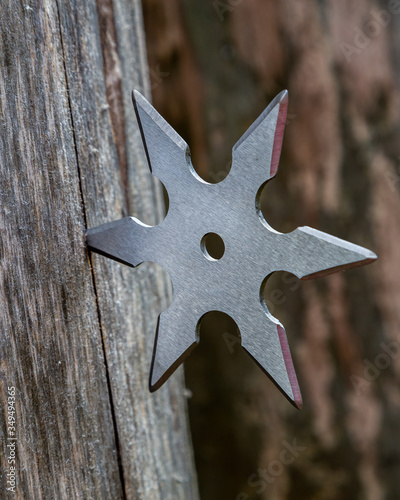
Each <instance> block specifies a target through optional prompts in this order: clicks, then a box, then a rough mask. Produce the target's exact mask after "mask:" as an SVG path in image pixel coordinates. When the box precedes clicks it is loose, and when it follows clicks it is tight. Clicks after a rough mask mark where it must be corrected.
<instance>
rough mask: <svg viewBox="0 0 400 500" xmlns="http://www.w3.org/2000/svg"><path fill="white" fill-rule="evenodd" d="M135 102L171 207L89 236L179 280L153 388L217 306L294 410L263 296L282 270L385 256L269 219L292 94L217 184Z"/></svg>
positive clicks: (324, 270) (255, 129) (281, 336)
mask: <svg viewBox="0 0 400 500" xmlns="http://www.w3.org/2000/svg"><path fill="white" fill-rule="evenodd" d="M132 97H133V103H134V107H135V111H136V115H137V118H138V123H139V126H140V130H141V134H142V139H143V143H144V147H145V150H146V154H147V159H148V162H149V166H150V170H151V172H152V174H153V175H155V176H156V177H158V179H160V181H161V182H162V183H163V184H164V186H165V188H166V190H167V192H168V195H169V201H170V206H169V210H168V213H167V215H166V217H165V219H164V220H163V221H162V222H161V223H160V224H159V225H157V226H147V225H146V224H143V223H142V222H141V221H139V220H138V219H136V218H134V217H126V218H124V219H120V220H117V221H115V222H110V223H108V224H103V225H101V226H98V227H96V228H93V229H89V230H88V232H87V242H88V246H89V247H90V249H91V250H93V251H95V252H97V253H100V254H102V255H105V256H107V257H110V258H112V259H115V260H117V261H119V262H122V263H124V264H127V265H130V266H133V267H134V266H137V265H139V264H140V263H142V262H144V261H153V262H157V263H159V264H160V265H161V266H162V267H164V268H165V269H166V270H167V271H168V273H169V275H170V278H171V280H172V285H173V299H172V303H171V305H170V307H169V308H168V309H167V310H166V311H164V312H162V313H161V314H160V316H159V318H158V325H157V330H156V336H155V342H154V352H153V359H152V364H151V370H150V381H149V387H150V391H155V390H156V389H158V388H159V387H160V386H161V385H162V384H163V383H164V382H165V381H166V380H167V378H168V377H169V376H170V375H171V374H172V373H173V372H174V371H175V370H176V368H177V367H178V366H179V365H180V364H181V363H182V361H183V360H184V358H185V357H186V356H188V355H189V354H190V352H191V351H192V349H193V348H194V347H195V346H196V345H197V343H198V342H199V324H200V320H201V318H202V317H203V316H204V315H205V314H206V313H207V312H209V311H211V310H218V311H222V312H224V313H226V314H228V315H229V316H230V317H231V318H233V319H234V321H235V322H236V324H237V326H238V328H239V331H240V336H241V345H242V347H243V348H244V349H245V350H246V351H247V352H248V353H249V354H250V356H252V358H253V359H254V360H255V361H256V363H257V364H258V365H259V366H260V367H261V369H262V370H263V371H264V372H265V373H266V374H267V375H268V376H269V377H270V378H271V379H272V381H273V382H275V384H276V385H277V386H278V388H279V389H280V390H281V391H282V392H283V394H284V395H285V396H286V397H287V398H288V399H289V401H291V402H292V403H293V404H294V405H295V406H297V407H298V408H301V406H302V400H301V394H300V389H299V386H298V382H297V377H296V373H295V371H294V368H293V362H292V358H291V355H290V350H289V345H288V342H287V338H286V333H285V330H284V328H283V326H282V324H281V323H280V322H279V321H278V320H277V319H276V318H274V317H273V316H272V315H271V314H270V312H269V311H268V309H267V307H266V305H265V303H263V301H262V300H261V299H260V295H262V293H261V292H260V290H261V291H262V288H263V285H262V284H263V282H264V281H265V278H266V277H268V276H269V275H270V274H271V273H272V272H274V271H288V272H290V273H293V274H294V275H295V276H297V277H298V278H302V279H309V278H314V277H317V276H321V275H325V274H330V273H333V272H336V271H339V270H343V269H347V268H350V267H355V266H360V265H363V264H367V263H369V262H371V261H373V260H374V259H376V255H375V254H374V253H373V252H370V251H369V250H367V249H365V248H362V247H360V246H358V245H353V244H352V243H349V242H347V241H344V240H341V239H339V238H336V237H334V236H330V235H328V234H326V233H322V232H320V231H317V230H315V229H311V228H309V227H300V228H298V229H296V230H294V231H292V232H291V233H288V234H283V233H279V232H278V231H275V230H274V229H272V228H271V227H270V226H269V225H268V223H267V222H266V220H265V219H264V217H263V215H262V213H261V210H260V206H259V198H260V193H261V190H262V188H263V186H264V185H265V183H266V181H268V180H269V179H271V178H272V177H274V175H275V174H276V171H277V168H278V162H279V157H280V152H281V146H282V140H283V132H284V128H285V120H286V112H287V103H288V93H287V91H283V92H281V93H280V94H279V95H278V96H277V97H276V98H275V99H274V100H273V101H272V102H271V104H270V105H269V106H268V107H267V108H266V109H265V111H264V112H263V113H262V114H261V115H260V116H259V118H258V119H257V120H256V121H255V122H254V123H253V125H252V126H251V127H250V128H249V129H248V130H247V132H246V133H245V134H244V135H243V136H242V137H241V138H240V139H239V141H238V142H237V143H236V144H235V146H234V147H233V158H232V167H231V170H230V172H229V174H228V176H227V177H226V178H225V179H224V180H223V181H221V182H219V183H217V184H209V183H207V182H205V181H204V180H203V179H202V178H200V177H199V176H198V175H197V173H196V172H195V170H194V168H193V166H192V163H191V160H190V152H189V147H188V145H187V144H186V142H185V141H184V140H183V139H182V138H181V137H180V136H179V135H178V134H177V133H176V132H175V130H174V129H173V128H172V127H171V126H170V125H169V124H168V123H167V122H166V121H165V120H164V119H163V118H162V117H161V116H160V115H159V114H158V113H157V111H156V110H155V109H154V108H153V107H152V106H151V104H150V103H149V102H148V101H147V100H146V99H145V98H144V97H143V96H142V95H141V94H140V93H139V92H137V91H134V92H133V95H132ZM209 233H216V234H218V235H219V236H220V237H221V238H222V239H223V241H224V243H225V253H224V255H223V256H222V258H221V259H219V260H216V259H213V258H211V257H210V255H209V254H208V253H207V252H206V251H205V249H204V245H203V244H202V242H204V237H205V235H207V234H209Z"/></svg>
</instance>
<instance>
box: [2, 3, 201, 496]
mask: <svg viewBox="0 0 400 500" xmlns="http://www.w3.org/2000/svg"><path fill="white" fill-rule="evenodd" d="M107 3H108V4H109V2H105V1H103V0H99V1H98V2H97V4H96V2H95V0H88V1H85V2H81V1H78V0H70V1H65V2H49V1H43V2H35V5H34V6H33V5H30V2H29V1H26V2H24V3H23V4H21V5H15V4H14V3H13V2H11V0H9V1H7V2H3V3H2V4H1V5H0V14H1V16H0V33H2V37H1V40H0V44H1V45H0V49H1V54H0V67H1V78H0V85H1V87H0V92H1V102H0V110H1V118H2V119H1V127H2V133H1V136H0V145H1V146H0V154H1V167H0V168H1V178H0V186H1V187H0V196H1V198H0V203H1V210H0V229H1V238H0V242H1V243H0V249H1V253H0V279H1V282H0V304H1V305H0V335H1V337H0V342H1V351H0V352H1V355H0V356H1V357H0V378H1V380H2V382H3V384H2V386H1V391H0V393H1V398H2V405H1V410H0V411H1V413H0V420H1V432H2V438H3V439H2V446H3V452H2V454H1V456H0V464H1V474H2V475H1V484H0V487H1V488H4V486H5V485H6V483H5V480H6V473H7V471H8V466H9V465H8V464H7V463H6V461H5V459H6V458H7V453H6V452H7V449H6V443H7V441H6V433H7V425H6V410H5V408H6V406H5V403H6V397H7V391H6V387H7V386H8V385H13V386H15V387H16V392H17V417H18V419H17V437H18V444H17V483H18V486H17V489H18V493H17V498H68V499H70V498H96V499H98V498H99V499H100V498H107V499H109V498H143V499H148V498H152V499H153V498H154V499H158V498H160V499H161V498H163V499H176V498H185V499H186V498H188V499H190V498H197V490H196V481H195V474H194V472H193V471H194V469H193V460H192V455H191V447H190V439H189V435H188V426H187V418H186V404H185V397H184V390H183V380H182V372H180V375H179V373H178V374H177V375H176V376H175V378H174V379H173V380H172V381H171V383H170V384H168V385H167V386H166V387H165V388H164V389H163V390H162V391H160V392H159V393H157V394H156V395H150V394H149V392H148V389H147V379H148V371H149V365H150V359H151V351H152V341H153V337H154V329H155V322H156V317H157V313H158V312H159V311H160V309H161V307H166V304H167V293H168V281H167V280H166V278H165V273H163V272H162V271H161V270H160V268H157V267H155V266H150V265H149V266H147V268H146V267H145V268H143V269H141V270H137V271H132V270H131V269H128V268H124V267H123V266H121V265H119V264H117V263H114V262H111V261H107V260H106V259H104V258H101V257H98V256H95V257H94V259H93V264H94V271H93V272H92V270H91V266H90V261H89V260H88V259H87V253H86V248H85V243H84V230H85V228H86V226H87V224H88V225H89V226H93V225H96V224H99V223H102V222H105V221H107V220H111V219H115V218H118V217H121V216H122V215H126V212H127V210H128V206H129V205H130V204H132V203H133V201H134V205H135V210H134V213H135V214H144V215H145V216H146V214H147V216H148V217H149V218H150V219H152V220H153V221H157V220H160V217H161V213H162V197H161V191H160V189H159V187H158V190H157V189H156V188H155V183H154V180H153V179H152V178H151V176H150V174H149V172H148V169H147V165H146V163H145V159H144V155H143V151H142V149H141V142H140V138H139V134H138V133H134V134H132V135H130V134H128V133H127V134H126V137H127V140H126V151H127V153H124V152H123V148H121V134H122V136H123V134H124V130H125V126H124V120H125V118H126V120H127V122H128V121H129V124H130V127H131V128H129V127H127V131H129V132H130V131H131V130H132V125H131V124H132V123H133V122H132V119H133V110H132V108H131V103H130V100H129V95H128V93H127V92H126V90H125V88H124V94H125V96H124V101H123V107H122V109H125V116H123V117H121V123H122V125H121V123H118V116H120V115H121V113H120V112H116V107H117V105H118V100H117V101H115V100H112V99H111V98H110V88H111V90H112V88H113V86H112V84H111V86H110V85H109V82H110V79H111V80H112V78H113V77H115V76H117V77H118V74H117V73H118V71H117V70H118V66H117V68H115V67H113V66H112V65H110V64H108V63H107V60H109V59H107V57H108V56H109V55H110V54H109V53H108V56H107V51H109V48H110V46H112V39H111V40H108V41H107V43H104V40H105V39H104V35H106V36H108V31H107V30H108V28H107V24H106V25H103V24H102V22H100V26H101V29H99V17H98V10H99V11H100V21H102V20H104V12H103V11H102V9H103V8H104V7H107ZM111 7H112V6H111ZM127 7H129V9H128V10H127V12H128V11H129V12H130V15H131V14H134V20H135V24H134V25H132V26H134V30H132V26H131V31H132V33H131V35H130V36H131V40H130V42H131V45H130V47H129V54H131V55H132V54H133V57H132V59H131V64H132V69H131V71H132V72H133V71H136V72H137V73H138V74H139V75H141V76H140V79H141V82H142V85H141V86H140V85H137V86H138V87H139V88H141V89H142V90H143V82H145V78H146V76H145V67H146V66H145V65H146V62H145V56H144V53H143V47H142V46H141V45H140V44H139V42H138V40H139V38H141V37H142V34H141V30H142V26H141V19H140V8H139V5H138V3H137V2H133V3H131V2H129V5H127ZM107 12H108V11H107V9H106V14H105V15H106V16H107V15H108V14H107ZM111 12H112V10H111ZM111 20H112V22H113V18H112V19H111ZM111 26H112V25H111ZM10 27H12V28H10ZM116 28H117V31H118V29H119V25H118V24H116ZM3 34H4V35H3ZM110 36H111V35H110ZM102 42H103V49H104V50H103V51H102V48H101V44H102ZM108 42H110V43H108ZM110 44H111V45H110ZM119 50H120V51H121V53H123V54H124V55H125V56H124V57H125V59H124V60H126V61H127V60H128V55H127V54H128V51H127V45H125V46H123V45H121V46H120V47H119ZM114 55H115V57H116V58H117V59H118V52H115V54H114ZM103 59H104V61H105V63H106V64H103ZM113 72H116V73H113ZM117 80H118V78H117ZM136 82H137V80H133V84H134V85H135V84H136ZM124 85H125V83H124ZM120 88H121V91H122V89H123V86H122V80H121V77H120ZM120 109H121V108H120ZM124 154H125V166H124ZM124 169H125V171H124ZM128 174H129V176H130V177H129V178H130V182H132V181H134V182H135V185H136V189H137V190H138V194H140V198H139V197H138V199H137V200H136V199H135V200H133V199H132V196H131V195H130V194H129V195H128V196H126V194H127V193H131V192H132V191H134V189H131V188H130V187H129V185H127V184H126V180H127V178H128ZM139 192H140V193H139ZM154 207H156V209H154ZM144 218H145V220H146V217H144ZM148 220H149V219H148Z"/></svg>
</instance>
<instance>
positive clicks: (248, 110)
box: [144, 0, 400, 500]
mask: <svg viewBox="0 0 400 500" xmlns="http://www.w3.org/2000/svg"><path fill="white" fill-rule="evenodd" d="M144 7H145V8H144V13H145V25H146V33H147V40H148V51H149V61H150V67H151V68H157V67H159V68H160V71H161V72H162V73H163V74H164V75H169V76H167V77H165V78H164V79H163V80H162V81H158V82H157V80H156V79H153V86H154V103H155V106H156V108H157V109H158V110H159V111H160V112H161V113H162V114H163V116H164V117H165V118H166V119H167V120H168V121H170V123H171V124H172V125H174V126H175V127H176V128H177V130H179V131H180V133H181V135H183V137H184V139H186V140H187V142H188V143H189V145H190V146H191V147H192V150H193V161H194V165H195V167H196V168H198V170H199V172H200V173H201V174H202V175H203V176H204V177H206V178H207V179H208V180H211V181H214V182H215V181H218V180H221V179H222V178H223V177H224V176H225V175H226V174H227V172H228V170H229V162H230V156H231V148H232V146H233V144H234V143H235V142H236V141H237V140H238V138H239V137H240V136H241V134H242V133H243V132H244V131H245V130H246V128H247V127H248V126H249V125H250V124H251V123H252V122H253V121H254V119H255V118H256V117H257V116H258V115H259V113H261V111H262V110H263V109H264V108H265V107H266V105H267V103H268V102H270V101H271V100H272V98H273V97H274V96H275V95H276V94H277V93H278V92H279V91H281V90H282V89H284V88H288V90H289V114H288V120H287V125H286V133H285V140H284V143H283V154H282V158H281V162H280V167H279V172H278V176H277V178H276V179H274V180H273V181H272V182H271V183H269V184H268V186H267V187H266V188H265V190H264V193H263V211H264V214H265V216H266V219H267V220H268V222H269V223H270V224H271V225H272V226H273V227H275V228H276V229H277V230H280V231H282V232H289V231H291V230H292V229H294V228H295V227H296V226H299V225H310V226H313V227H316V228H318V229H320V230H323V231H326V232H329V233H331V234H334V235H336V236H339V237H341V238H344V239H348V240H350V241H352V242H354V243H358V244H361V245H364V246H366V247H369V248H371V249H372V250H374V251H375V252H376V253H377V254H378V256H379V259H378V261H377V262H376V263H375V264H374V265H373V266H368V267H367V268H365V269H357V270H352V271H348V272H346V273H341V274H337V275H333V276H331V277H328V278H324V279H321V280H316V281H311V282H304V283H300V282H299V281H298V280H297V279H296V278H294V277H293V276H288V275H285V274H282V273H280V274H279V273H277V275H276V276H275V278H271V280H270V281H269V284H268V287H267V296H266V302H267V304H268V306H269V308H270V311H271V313H272V314H273V315H276V316H277V317H278V318H279V319H280V320H281V321H282V323H283V324H284V325H285V326H286V331H287V333H288V337H289V343H290V346H291V350H292V354H293V357H294V364H295V367H296V370H297V374H298V377H299V382H300V386H301V388H302V392H303V400H304V410H303V411H302V412H301V413H298V412H297V411H295V410H294V409H292V408H291V407H290V406H289V405H288V403H287V402H286V401H285V400H284V399H283V398H282V396H281V395H280V394H279V393H278V391H277V390H276V389H275V387H274V386H273V385H272V384H271V383H270V382H269V381H268V380H267V379H266V378H265V377H264V376H263V374H262V373H261V372H260V371H259V370H258V368H257V367H256V366H255V365H254V364H253V363H251V362H250V361H249V360H248V359H247V358H246V357H245V354H244V353H243V352H242V351H240V350H239V349H238V347H237V346H238V344H239V342H235V341H234V340H232V339H234V338H235V337H232V336H233V335H235V331H234V327H233V325H232V324H231V323H230V322H229V319H227V318H224V317H219V318H218V317H214V318H212V317H211V316H210V317H209V318H208V319H207V321H206V322H205V323H204V324H203V326H202V330H201V342H200V346H199V348H198V349H196V350H195V351H194V352H193V354H192V355H191V357H190V358H189V359H188V360H187V361H186V363H185V366H186V375H187V382H188V386H189V387H190V389H191V390H192V392H193V398H192V399H191V400H190V407H189V408H190V414H191V424H192V433H193V440H194V448H195V456H196V462H197V466H198V472H199V482H200V491H201V494H202V497H203V498H206V499H207V500H212V499H218V500H223V499H232V498H236V499H237V500H249V499H250V498H251V499H256V498H260V499H261V498H262V499H274V500H283V499H289V498H290V499H291V498H296V499H297V500H302V499H307V500H310V499H330V500H336V499H338V500H339V499H340V500H343V499H350V498H351V499H356V498H359V499H367V500H381V499H386V500H389V499H390V500H392V499H393V500H394V499H397V498H399V497H400V481H399V476H398V474H397V473H396V471H398V467H399V462H400V456H399V452H398V440H399V437H398V436H399V431H398V427H399V426H398V422H399V414H400V404H399V401H400V397H399V395H400V394H399V376H400V371H399V370H400V368H399V367H400V356H399V353H400V338H399V331H400V330H399V325H400V316H399V311H400V307H399V306H400V276H399V266H398V255H399V253H400V238H399V231H398V228H399V226H400V195H399V184H400V183H399V179H400V176H399V167H398V165H399V154H400V152H399V146H398V143H399V141H398V134H399V130H400V116H399V109H400V108H399V101H400V91H399V64H400V59H399V56H400V50H399V43H398V41H399V32H400V31H399V26H400V22H399V19H400V12H399V6H398V3H397V2H387V1H381V2H378V1H375V0H357V1H353V2H346V1H344V0H340V1H338V0H318V1H317V0H304V1H302V2H299V1H295V0H285V1H282V2H273V1H272V0H268V1H266V0H245V1H240V0H238V1H237V0H224V1H212V2H204V1H202V0H182V1H180V0H171V1H168V2H163V1H162V0H145V1H144ZM171 33H174V35H173V36H172V35H171ZM360 33H361V34H360ZM346 44H347V45H346ZM187 54H190V63H189V62H188V56H187ZM193 68H194V69H193ZM193 80H194V81H195V83H193ZM196 89H199V92H196ZM171 100H173V101H174V102H173V103H171ZM189 101H191V102H192V104H191V107H190V106H189V105H188V102H189ZM199 101H200V105H198V104H196V103H198V102H199ZM196 106H197V107H196ZM193 108H194V109H193ZM177 110H178V111H177ZM196 110H197V111H196ZM193 130H199V131H200V132H199V134H200V139H199V140H200V143H199V142H198V139H197V136H196V135H195V134H194V133H193V132H192V131H193ZM199 144H200V145H199ZM199 166H200V168H199ZM225 334H228V336H226V335H225ZM227 338H228V339H229V342H225V339H227ZM293 443H295V444H296V445H297V446H298V447H299V449H298V450H295V453H294V454H292V455H289V451H285V450H288V447H287V446H288V445H291V446H292V447H293ZM282 457H284V459H283V460H282ZM285 460H286V462H285Z"/></svg>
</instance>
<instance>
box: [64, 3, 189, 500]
mask: <svg viewBox="0 0 400 500" xmlns="http://www.w3.org/2000/svg"><path fill="white" fill-rule="evenodd" d="M64 5H65V8H64V9H63V10H62V16H61V21H62V22H61V24H62V33H63V39H64V40H65V41H67V40H68V43H64V47H65V56H66V70H67V75H68V83H69V94H70V96H71V103H72V117H73V123H74V130H75V135H76V139H77V140H76V147H77V155H78V161H79V166H80V172H81V182H82V192H83V198H84V205H85V211H86V215H87V220H88V225H89V227H92V226H94V225H97V224H100V223H103V222H106V221H110V220H114V219H117V218H120V217H123V216H125V215H126V214H127V210H128V207H132V209H133V210H132V212H131V213H130V215H135V216H139V217H141V218H142V219H143V220H145V221H146V222H148V223H157V222H159V221H160V220H161V218H162V212H163V203H162V193H161V189H160V186H159V185H156V182H155V180H154V179H153V178H152V176H151V175H150V172H149V169H148V166H147V163H146V159H145V155H144V151H143V147H142V143H141V138H140V134H139V129H138V127H137V124H136V121H135V115H134V110H133V106H132V103H131V97H130V93H131V90H132V88H133V87H136V88H139V90H142V91H145V90H146V86H147V83H146V82H147V75H146V58H145V53H144V49H143V27H142V24H141V11H140V4H139V2H126V3H125V5H124V6H122V5H121V4H118V3H115V4H114V5H113V4H112V3H111V1H107V0H98V1H97V7H98V11H99V12H100V26H101V30H100V32H99V31H98V26H99V19H98V18H97V17H96V14H95V12H96V8H95V6H96V2H95V1H94V0H89V1H87V2H85V3H82V2H78V1H68V2H64ZM121 7H123V9H122V10H121ZM114 13H115V19H114ZM121 19H123V25H121V23H120V21H121ZM116 35H118V37H119V38H118V40H116V39H115V38H116ZM127 36H128V37H129V38H126V37H127ZM100 40H102V41H103V59H104V68H103V69H102V70H100V68H99V65H100V64H101V52H100V51H99V47H100ZM102 71H104V75H103V74H102ZM104 81H105V82H106V86H107V92H106V90H105V86H104ZM93 83H94V84H93ZM105 95H107V97H108V100H105ZM121 109H122V111H124V115H123V116H120V115H121ZM96 116H99V118H98V119H97V120H96V119H93V117H96ZM110 123H112V130H111V129H110ZM110 137H114V139H115V138H116V137H119V138H121V137H125V138H126V144H125V147H123V148H122V152H121V143H120V142H119V143H118V144H117V146H118V149H116V148H115V145H114V144H113V143H112V141H111V139H110ZM107 139H108V140H107ZM123 151H126V153H125V154H126V157H125V159H124V158H123V156H124V153H123ZM93 152H94V153H93ZM124 161H125V162H126V164H125V165H123V163H124ZM124 169H126V171H124ZM126 180H128V181H129V182H128V186H126V185H124V182H125V181H126ZM132 193H135V194H134V195H132ZM126 195H128V196H126ZM93 265H94V273H95V283H96V291H97V294H98V301H99V311H100V315H101V326H102V333H103V338H104V345H105V349H106V356H107V364H108V372H109V377H110V384H111V392H112V400H113V409H114V414H115V420H116V423H117V429H118V444H119V453H120V455H121V460H122V468H123V478H124V487H125V492H126V495H127V497H128V498H144V499H147V498H152V499H160V500H161V499H177V498H184V499H191V498H197V486H196V480H195V473H194V465H193V457H192V453H191V443H190V439H189V434H188V423H187V416H186V401H185V396H184V390H183V389H184V387H183V375H182V371H181V372H180V373H178V374H177V375H176V376H175V377H174V378H173V380H172V381H171V382H170V383H169V384H167V386H166V387H164V388H163V389H162V390H161V391H159V392H158V393H157V394H153V395H152V394H150V393H149V391H148V376H149V369H150V361H151V354H152V348H153V339H154V332H155V326H156V320H157V315H158V313H159V312H160V311H161V309H162V308H165V307H166V306H167V302H168V297H167V294H168V292H169V290H168V288H169V280H168V279H167V278H166V276H165V273H164V272H162V270H161V269H160V268H157V267H156V266H154V265H146V266H143V268H141V269H137V270H132V269H129V268H126V267H124V266H122V265H120V264H117V263H115V262H112V261H109V260H108V259H105V258H103V257H100V256H97V255H93ZM177 450H179V452H177Z"/></svg>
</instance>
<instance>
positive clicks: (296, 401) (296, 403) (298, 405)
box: [293, 396, 303, 410]
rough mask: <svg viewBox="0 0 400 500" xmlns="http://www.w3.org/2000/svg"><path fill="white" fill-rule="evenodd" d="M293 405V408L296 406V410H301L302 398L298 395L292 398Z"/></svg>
mask: <svg viewBox="0 0 400 500" xmlns="http://www.w3.org/2000/svg"><path fill="white" fill-rule="evenodd" d="M293 405H294V406H295V408H297V409H298V410H302V409H303V400H302V398H301V396H300V397H296V398H295V399H294V400H293Z"/></svg>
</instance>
